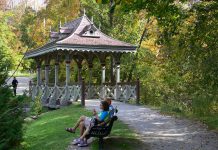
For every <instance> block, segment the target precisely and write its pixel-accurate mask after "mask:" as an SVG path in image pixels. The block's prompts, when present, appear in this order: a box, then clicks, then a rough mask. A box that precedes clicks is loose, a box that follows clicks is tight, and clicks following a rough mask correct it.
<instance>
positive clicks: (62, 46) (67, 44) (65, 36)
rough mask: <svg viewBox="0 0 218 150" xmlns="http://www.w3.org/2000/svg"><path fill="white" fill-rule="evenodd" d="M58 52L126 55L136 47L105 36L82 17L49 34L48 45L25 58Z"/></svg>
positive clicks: (27, 54) (30, 52)
mask: <svg viewBox="0 0 218 150" xmlns="http://www.w3.org/2000/svg"><path fill="white" fill-rule="evenodd" d="M60 50H69V51H91V52H116V53H128V52H135V51H136V46H134V45H132V44H129V43H126V42H123V41H119V40H116V39H114V38H112V37H109V36H107V35H105V34H104V33H102V32H101V31H100V30H99V29H98V28H97V27H96V26H95V25H94V23H93V22H92V21H90V20H89V18H88V17H87V16H86V15H84V16H82V17H80V18H78V19H76V20H73V21H71V22H68V23H66V24H64V25H63V26H62V27H60V30H59V32H51V34H50V41H49V43H47V44H45V45H44V46H42V47H40V48H37V49H35V50H31V51H29V52H27V53H26V54H25V58H33V57H36V56H40V55H44V54H46V53H51V52H53V51H60Z"/></svg>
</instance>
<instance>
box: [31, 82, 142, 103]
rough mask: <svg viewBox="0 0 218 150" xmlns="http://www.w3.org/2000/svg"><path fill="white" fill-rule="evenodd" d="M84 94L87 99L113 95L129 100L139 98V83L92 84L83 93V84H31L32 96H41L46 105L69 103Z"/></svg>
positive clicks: (114, 97) (116, 98) (118, 98)
mask: <svg viewBox="0 0 218 150" xmlns="http://www.w3.org/2000/svg"><path fill="white" fill-rule="evenodd" d="M82 94H84V97H85V99H96V98H99V97H111V98H112V99H114V100H119V101H124V102H126V101H128V100H130V99H131V100H135V101H137V100H138V99H139V98H138V97H139V83H138V84H137V82H134V83H118V84H116V85H112V84H109V83H104V84H101V85H97V84H90V85H85V90H84V93H82V84H78V83H75V84H72V85H69V86H66V85H65V86H58V85H51V84H49V85H40V86H37V85H35V84H30V96H31V97H32V99H34V98H35V97H36V96H41V99H42V103H43V105H44V106H49V107H57V106H60V105H67V104H68V103H70V102H72V101H77V100H78V99H81V98H82V97H81V96H82Z"/></svg>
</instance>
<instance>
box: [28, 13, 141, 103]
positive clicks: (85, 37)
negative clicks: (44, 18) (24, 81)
mask: <svg viewBox="0 0 218 150" xmlns="http://www.w3.org/2000/svg"><path fill="white" fill-rule="evenodd" d="M133 52H136V46H133V45H131V44H129V43H125V42H122V41H119V40H116V39H113V38H112V37H109V36H107V35H105V34H104V33H102V32H101V30H100V29H99V28H97V27H96V26H95V25H94V23H93V21H91V20H89V18H88V17H87V16H86V15H85V14H84V15H83V16H82V17H80V18H78V19H76V20H73V21H71V22H68V23H66V24H64V25H63V26H60V28H59V32H51V34H50V41H49V42H48V43H47V44H45V45H44V46H42V47H40V48H37V49H35V50H31V51H29V52H27V53H26V54H25V58H27V59H30V58H31V59H34V60H35V61H36V63H37V83H36V84H33V83H32V84H30V93H31V96H32V97H33V98H34V97H35V96H37V95H38V94H39V93H42V94H41V95H42V97H41V99H42V104H43V105H45V106H49V107H58V106H60V105H66V104H68V103H69V102H71V101H75V100H78V99H81V100H82V104H83V105H84V99H85V98H86V99H93V98H96V97H97V96H101V97H106V96H107V97H108V96H110V97H112V98H113V99H114V100H128V99H135V100H136V99H139V88H138V86H137V82H133V83H120V57H121V55H122V54H124V53H133ZM107 57H111V59H113V60H114V65H113V68H111V69H114V70H115V72H116V73H115V76H116V82H115V83H114V84H112V83H105V70H106V58H107ZM94 58H98V59H99V62H100V63H101V66H102V67H101V68H102V81H101V84H100V85H96V84H87V85H86V84H85V83H84V80H82V77H81V68H82V62H83V61H86V62H87V64H88V67H89V75H90V79H91V78H92V77H91V76H92V67H93V59H94ZM63 59H64V60H65V63H66V82H65V85H64V86H60V85H59V82H58V70H59V63H60V62H61V61H62V60H63ZM51 60H55V64H54V65H55V83H54V85H53V86H50V84H49V76H48V75H49V66H50V65H51V64H50V62H51ZM72 60H74V61H75V62H76V64H77V67H78V70H79V71H78V79H79V82H78V83H71V82H70V62H71V61H72ZM43 61H44V63H45V83H42V81H41V75H40V74H41V64H42V62H43Z"/></svg>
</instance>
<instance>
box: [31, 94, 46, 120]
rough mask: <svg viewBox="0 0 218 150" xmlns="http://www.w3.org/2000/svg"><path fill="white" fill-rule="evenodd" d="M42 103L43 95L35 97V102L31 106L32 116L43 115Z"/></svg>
mask: <svg viewBox="0 0 218 150" xmlns="http://www.w3.org/2000/svg"><path fill="white" fill-rule="evenodd" d="M42 110H43V108H42V102H41V94H39V95H38V96H36V97H35V99H34V102H33V104H32V106H31V114H32V115H36V116H38V115H40V114H41V113H42Z"/></svg>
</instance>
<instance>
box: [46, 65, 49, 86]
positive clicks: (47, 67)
mask: <svg viewBox="0 0 218 150" xmlns="http://www.w3.org/2000/svg"><path fill="white" fill-rule="evenodd" d="M48 83H49V64H46V65H45V85H46V86H47V85H48Z"/></svg>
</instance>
